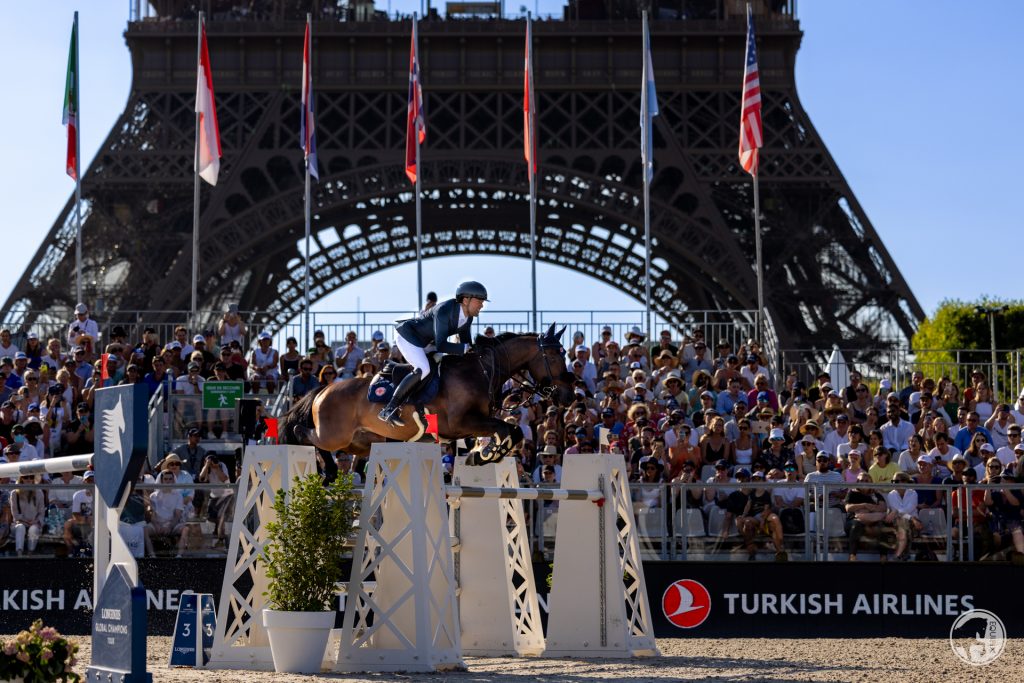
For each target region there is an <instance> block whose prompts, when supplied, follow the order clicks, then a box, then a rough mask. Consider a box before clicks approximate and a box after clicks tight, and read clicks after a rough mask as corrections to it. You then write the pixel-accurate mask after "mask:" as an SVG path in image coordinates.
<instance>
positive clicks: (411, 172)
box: [405, 17, 427, 183]
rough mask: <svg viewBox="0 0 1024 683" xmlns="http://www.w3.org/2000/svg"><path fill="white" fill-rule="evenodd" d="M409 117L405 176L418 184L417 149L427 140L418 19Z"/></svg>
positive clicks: (412, 49) (411, 65)
mask: <svg viewBox="0 0 1024 683" xmlns="http://www.w3.org/2000/svg"><path fill="white" fill-rule="evenodd" d="M408 113H409V116H408V121H407V123H406V127H405V175H407V176H409V180H410V182H413V183H415V182H416V174H417V173H419V169H418V168H416V148H417V146H419V145H422V144H423V141H424V140H426V139H427V122H426V120H425V119H424V118H423V88H422V84H421V83H420V61H419V57H418V56H417V54H416V19H415V17H414V18H413V20H412V43H411V47H410V48H409V112H408Z"/></svg>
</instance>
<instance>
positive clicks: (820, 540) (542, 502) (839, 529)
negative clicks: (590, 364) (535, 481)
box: [0, 455, 1024, 562]
mask: <svg viewBox="0 0 1024 683" xmlns="http://www.w3.org/2000/svg"><path fill="white" fill-rule="evenodd" d="M70 457H74V458H77V459H78V460H80V461H81V462H80V463H79V465H80V466H81V467H85V466H86V465H87V464H88V461H89V460H90V456H88V455H86V456H70ZM64 460H67V458H60V459H56V460H55V462H56V461H64ZM39 463H40V465H39V471H40V472H42V471H44V469H45V468H46V466H47V464H48V461H39ZM0 467H3V466H0ZM0 472H2V470H0ZM743 487H744V488H750V489H770V490H772V491H775V490H778V489H801V490H803V492H804V495H803V503H802V505H801V506H800V507H799V508H795V509H800V510H801V511H802V513H803V519H804V533H803V534H802V535H800V534H797V535H795V536H794V535H787V536H786V537H785V539H786V541H787V543H786V545H787V548H788V549H789V550H790V551H792V550H794V549H796V550H800V549H802V559H805V560H809V561H810V560H813V561H836V560H842V559H843V557H842V556H843V555H844V553H843V552H841V546H837V545H836V543H837V542H839V541H840V539H841V538H843V537H845V533H846V532H845V529H844V526H845V521H846V513H845V512H840V511H838V510H836V509H834V508H832V507H830V506H822V507H821V508H820V511H821V514H820V515H819V514H817V512H818V510H817V509H816V508H817V506H816V505H815V503H816V501H817V500H818V499H823V500H827V499H828V497H829V495H831V494H832V493H834V492H836V491H844V492H845V491H846V490H848V489H850V488H854V487H855V488H864V489H872V490H877V491H879V492H881V493H882V494H883V495H884V494H885V493H888V492H889V491H890V490H892V489H893V488H894V486H893V485H892V484H891V483H880V484H863V483H857V484H855V485H852V484H842V485H837V484H822V483H808V482H786V481H768V482H754V481H751V482H745V483H744V484H743ZM0 488H3V489H4V490H9V489H10V488H13V484H6V485H4V484H3V479H2V475H0ZM22 488H26V489H29V490H43V491H45V492H52V491H55V490H61V491H65V492H69V491H74V490H78V489H81V488H85V486H84V485H64V484H52V483H44V484H34V485H26V486H24V487H22ZM137 488H138V489H139V490H143V491H149V490H160V489H178V490H183V489H184V490H194V491H211V490H216V491H226V490H230V491H231V493H232V495H233V494H234V493H235V492H236V491H237V483H231V484H202V483H191V484H158V483H142V482H140V483H139V484H138V485H137ZM738 488H740V484H739V482H725V483H717V482H713V483H712V482H695V483H692V484H691V483H683V482H673V483H670V484H665V483H659V484H644V483H635V482H634V483H632V484H630V494H631V497H632V499H633V507H634V513H635V515H636V524H637V529H638V533H639V537H640V538H639V540H640V549H641V552H642V553H643V554H644V555H645V557H647V558H648V559H661V560H677V559H678V560H684V561H685V560H688V559H693V556H692V548H691V546H692V545H694V544H696V545H697V546H698V547H699V549H700V552H699V553H698V556H699V557H702V558H703V559H708V557H707V556H708V554H709V553H708V547H709V546H710V547H711V548H712V549H714V550H715V552H712V553H711V555H715V556H717V555H720V554H721V552H720V550H721V546H723V545H728V544H729V543H730V539H733V540H735V539H736V538H737V537H736V536H734V535H731V534H730V533H729V530H728V529H724V531H725V532H726V536H725V537H724V540H723V539H722V538H720V534H716V533H715V530H716V529H715V526H716V522H713V521H712V520H711V516H710V515H709V514H708V513H709V512H711V508H712V506H713V503H712V504H706V503H704V502H703V496H704V493H705V492H706V491H708V490H712V491H715V490H720V489H728V490H735V489H738ZM905 488H908V489H914V490H918V491H922V490H929V491H937V492H941V493H942V494H943V500H942V502H941V504H940V505H939V506H938V507H935V508H933V509H934V510H936V511H939V513H941V514H939V513H928V514H925V515H924V519H923V523H924V525H925V528H924V530H923V533H922V535H921V537H920V539H919V542H925V543H931V544H933V545H934V544H936V543H938V544H940V545H941V549H940V553H939V554H940V555H942V556H943V557H942V560H943V561H946V562H949V561H952V560H953V559H954V558H962V559H963V560H975V559H978V553H977V549H976V548H975V538H974V536H975V534H974V533H970V534H963V533H957V534H955V536H956V537H954V531H953V529H954V528H963V524H962V520H964V519H968V520H969V519H972V518H973V500H972V496H971V494H972V492H974V491H978V490H982V491H983V490H988V489H992V490H998V489H1002V488H1010V489H1017V490H1018V491H1020V492H1021V495H1024V484H1016V483H1013V484H977V485H972V486H965V485H961V486H949V485H945V484H918V483H916V482H915V483H911V484H907V485H906V486H905ZM549 489H555V491H557V492H558V493H551V492H550V491H549ZM447 491H448V496H449V498H451V497H453V496H454V497H465V498H469V497H479V496H482V495H498V496H499V497H510V496H515V497H516V498H519V499H522V500H523V504H524V508H525V510H526V513H527V528H528V529H529V534H530V547H531V548H533V550H534V554H535V556H537V555H541V556H544V557H548V558H549V553H550V551H551V549H552V547H553V539H554V530H555V527H556V526H557V511H558V501H559V500H568V499H577V498H586V499H593V498H594V497H595V496H596V494H595V493H594V492H592V491H579V492H576V491H573V492H572V495H568V494H567V493H566V491H564V490H561V489H558V487H557V485H554V486H550V485H535V486H530V487H525V488H518V489H502V490H497V489H495V490H490V489H486V490H485V489H477V488H473V487H462V488H458V487H449V488H448V489H447ZM954 491H955V492H958V495H957V503H958V507H957V508H956V509H954V508H953V507H952V506H951V495H950V494H952V493H953V492H954ZM693 492H697V493H699V494H700V495H701V497H702V505H700V506H699V507H694V506H691V505H689V504H687V503H685V502H684V501H687V500H688V496H689V494H690V493H693ZM650 503H653V504H650ZM229 507H230V506H229ZM694 510H696V511H698V512H699V513H700V525H701V526H700V529H699V533H694V531H695V530H694V529H693V528H691V525H692V523H693V520H691V518H690V517H691V514H690V511H694ZM776 512H778V510H776ZM196 513H197V514H198V515H199V517H197V518H193V519H190V520H187V521H188V522H190V523H202V522H206V521H207V518H206V516H204V515H202V514H201V513H202V510H201V509H200V510H197V511H196ZM712 514H715V515H717V512H712ZM836 515H838V516H839V519H840V520H841V521H838V522H837V521H834V520H833V519H832V518H833V517H835V516H836ZM958 520H959V521H958ZM718 521H719V522H720V521H721V520H718ZM51 534H52V532H51ZM195 535H196V537H197V538H200V539H204V540H209V539H208V538H207V536H208V535H209V534H207V533H202V534H195ZM715 545H717V546H719V548H715ZM217 552H218V553H220V552H223V549H219V550H217Z"/></svg>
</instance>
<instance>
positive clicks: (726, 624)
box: [0, 558, 1024, 638]
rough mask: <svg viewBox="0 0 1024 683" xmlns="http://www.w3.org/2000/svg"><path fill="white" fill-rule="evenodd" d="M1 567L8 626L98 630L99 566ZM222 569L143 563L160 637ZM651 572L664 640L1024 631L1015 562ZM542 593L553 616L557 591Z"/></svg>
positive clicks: (215, 590) (209, 562) (1, 615)
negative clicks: (981, 626)
mask: <svg viewBox="0 0 1024 683" xmlns="http://www.w3.org/2000/svg"><path fill="white" fill-rule="evenodd" d="M0 566H6V567H8V568H9V569H10V571H5V572H4V581H3V582H2V585H0V633H17V632H18V631H20V630H21V629H24V628H27V627H28V626H29V625H30V624H31V623H32V621H33V620H34V619H37V618H41V619H43V621H44V622H45V623H46V624H47V625H50V626H54V627H56V628H57V629H58V630H60V631H61V632H62V633H67V634H75V635H86V634H88V633H89V632H90V627H91V621H90V620H91V619H92V563H91V562H89V561H86V560H53V559H38V560H36V559H22V560H10V561H7V562H4V561H0ZM467 570H468V569H467V568H466V567H463V571H467ZM533 571H534V578H535V579H536V583H537V585H538V586H544V585H545V579H546V577H547V575H548V574H549V573H550V572H551V565H550V564H547V563H538V564H535V565H534V566H533ZM223 573H224V560H223V559H217V558H208V559H207V558H196V559H190V560H188V561H182V560H173V559H157V560H140V561H139V575H140V579H141V580H142V584H143V586H145V588H146V591H147V600H148V606H149V612H148V615H147V618H148V624H149V633H150V634H151V635H170V634H171V632H172V631H173V629H174V619H175V616H176V613H177V609H178V602H179V600H180V598H181V594H182V593H184V592H185V591H194V592H196V593H211V594H213V596H214V600H215V601H217V600H219V596H220V589H221V581H222V577H223ZM644 575H645V578H646V580H647V594H648V599H649V600H650V605H651V616H652V619H653V623H654V632H655V635H656V636H657V637H659V638H693V637H697V638H704V637H715V638H727V637H737V638H752V637H757V638H810V637H819V636H820V635H821V634H822V633H828V634H830V635H832V636H837V637H867V636H871V637H884V636H895V637H908V638H911V637H912V638H933V637H934V638H938V637H943V638H945V637H948V636H949V634H950V628H951V627H952V625H953V622H954V620H955V619H956V617H957V616H959V615H960V614H962V613H964V612H968V611H970V610H988V611H991V612H992V613H994V614H995V615H996V616H998V617H999V618H1000V619H1002V621H1003V623H1004V624H1005V627H1006V632H1007V635H1008V636H1010V637H1014V638H1019V637H1024V610H1021V609H1020V608H1019V604H1018V602H1019V601H1017V600H1016V598H1015V595H1016V592H1017V588H1016V587H1017V586H1019V585H1021V583H1022V580H1024V567H1018V566H1013V565H1008V564H994V563H985V564H947V563H934V562H931V563H913V562H908V563H890V564H887V565H879V564H872V563H844V562H835V563H804V562H783V563H774V562H773V563H764V562H758V563H752V562H646V563H644ZM538 599H539V603H540V607H541V612H542V617H546V614H547V605H548V601H547V595H546V594H540V595H538ZM339 608H340V609H343V605H339ZM338 617H339V620H338V622H337V623H338V624H339V625H340V623H341V621H340V618H341V612H339V614H338Z"/></svg>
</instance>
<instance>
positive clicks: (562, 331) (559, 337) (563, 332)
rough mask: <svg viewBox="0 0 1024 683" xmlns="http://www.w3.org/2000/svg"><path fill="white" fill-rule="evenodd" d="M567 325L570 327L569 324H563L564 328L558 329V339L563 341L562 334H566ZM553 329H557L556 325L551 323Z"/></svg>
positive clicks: (556, 337)
mask: <svg viewBox="0 0 1024 683" xmlns="http://www.w3.org/2000/svg"><path fill="white" fill-rule="evenodd" d="M566 327H568V325H563V326H562V329H560V330H559V331H558V334H556V335H555V339H557V340H559V341H561V339H562V335H563V334H565V328H566ZM551 329H555V326H554V325H551Z"/></svg>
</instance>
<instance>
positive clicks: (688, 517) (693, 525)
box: [676, 508, 705, 538]
mask: <svg viewBox="0 0 1024 683" xmlns="http://www.w3.org/2000/svg"><path fill="white" fill-rule="evenodd" d="M684 515H685V516H684ZM684 520H685V521H684ZM704 535H705V532H704V515H703V513H701V511H700V508H687V509H686V510H679V511H678V512H677V513H676V536H687V537H688V538H699V537H701V536H704Z"/></svg>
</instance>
